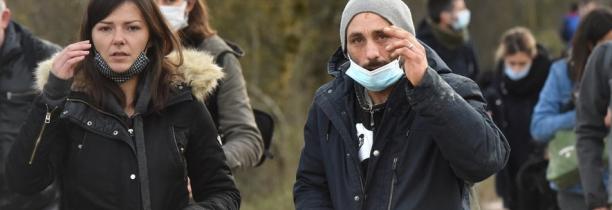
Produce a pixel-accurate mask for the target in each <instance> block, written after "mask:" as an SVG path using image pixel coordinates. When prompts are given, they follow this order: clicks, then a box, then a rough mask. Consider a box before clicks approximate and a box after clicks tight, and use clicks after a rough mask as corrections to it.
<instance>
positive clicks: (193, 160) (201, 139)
mask: <svg viewBox="0 0 612 210" xmlns="http://www.w3.org/2000/svg"><path fill="white" fill-rule="evenodd" d="M193 104H194V106H197V108H196V109H195V110H198V111H197V112H198V113H194V116H198V117H197V118H196V119H197V120H196V121H195V122H194V123H193V125H192V128H191V129H190V131H191V132H190V134H189V142H188V145H187V151H186V158H187V171H188V175H189V178H190V179H191V189H192V193H193V198H194V200H195V202H197V205H198V206H199V207H201V208H199V209H202V208H203V209H215V210H226V209H228V210H237V209H239V208H240V192H238V189H237V188H236V185H235V183H234V178H233V176H232V174H231V171H230V169H229V167H228V166H227V164H226V162H225V155H224V154H223V149H221V144H220V143H219V141H218V140H217V130H216V128H215V125H214V123H213V121H212V118H211V116H210V113H208V110H207V109H206V108H205V107H204V105H203V104H200V103H193ZM191 209H198V208H194V207H191Z"/></svg>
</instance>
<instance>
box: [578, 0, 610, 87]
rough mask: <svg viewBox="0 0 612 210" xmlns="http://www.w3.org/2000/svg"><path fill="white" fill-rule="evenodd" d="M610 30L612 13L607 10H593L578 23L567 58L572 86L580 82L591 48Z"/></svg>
mask: <svg viewBox="0 0 612 210" xmlns="http://www.w3.org/2000/svg"><path fill="white" fill-rule="evenodd" d="M610 30H612V11H611V10H610V9H609V8H598V9H595V10H593V11H591V12H589V13H588V14H587V15H586V16H584V17H583V19H582V20H581V21H580V25H579V26H578V29H577V30H576V33H575V34H574V38H573V39H572V49H571V53H570V57H569V65H570V68H569V71H570V72H569V73H570V78H571V80H572V81H573V82H574V84H576V83H578V82H580V79H581V78H582V74H583V72H584V68H585V65H586V62H587V60H588V58H589V55H591V52H592V51H593V48H594V47H595V45H596V44H597V42H598V41H599V40H601V39H602V38H603V37H604V36H606V34H608V32H610Z"/></svg>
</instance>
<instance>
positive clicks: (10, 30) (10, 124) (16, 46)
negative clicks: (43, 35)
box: [0, 22, 59, 210]
mask: <svg viewBox="0 0 612 210" xmlns="http://www.w3.org/2000/svg"><path fill="white" fill-rule="evenodd" d="M4 32H5V37H4V44H3V45H2V48H1V49H0V209H11V210H18V209H41V208H42V207H44V206H48V205H49V204H50V203H52V202H53V201H54V200H56V199H57V198H56V195H55V194H56V193H55V190H53V189H51V188H50V189H47V190H46V191H44V192H42V193H40V194H37V195H32V196H20V195H18V194H16V193H11V192H10V191H9V189H8V186H7V184H6V182H5V173H4V165H5V160H6V158H7V156H8V152H9V150H10V148H11V145H13V142H14V141H15V138H16V136H17V134H18V132H19V127H20V126H21V124H22V123H23V122H24V121H25V120H26V116H27V115H26V114H27V113H28V110H30V108H31V105H30V104H31V103H32V101H33V100H34V97H35V96H36V92H35V90H34V89H33V86H34V70H35V69H36V65H37V63H38V62H40V61H42V60H44V59H47V58H49V57H50V56H51V55H52V54H53V53H54V52H56V51H58V50H59V47H58V46H56V45H54V44H51V43H49V42H47V41H44V40H41V39H39V38H37V37H35V36H34V35H32V34H31V33H30V32H29V31H27V30H26V29H25V28H23V27H21V26H20V25H19V24H17V23H15V22H10V23H9V25H8V27H7V28H6V29H5V31H4Z"/></svg>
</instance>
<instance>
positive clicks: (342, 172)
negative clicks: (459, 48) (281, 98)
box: [293, 47, 510, 210]
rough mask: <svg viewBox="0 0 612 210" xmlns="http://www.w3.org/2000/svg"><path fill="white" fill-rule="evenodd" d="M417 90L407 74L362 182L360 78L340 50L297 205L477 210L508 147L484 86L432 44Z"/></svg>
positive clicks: (308, 134) (301, 170) (307, 133)
mask: <svg viewBox="0 0 612 210" xmlns="http://www.w3.org/2000/svg"><path fill="white" fill-rule="evenodd" d="M426 49H427V57H428V63H429V66H430V68H428V69H427V72H426V73H425V75H424V77H423V80H422V82H421V84H420V85H418V86H417V87H416V88H414V87H412V85H411V84H409V81H408V80H407V79H401V80H400V81H399V82H398V83H397V84H396V87H395V89H394V90H393V92H392V93H391V95H390V96H389V99H388V100H387V103H386V108H385V112H384V114H383V118H382V123H381V124H380V126H379V127H378V129H379V130H378V131H377V132H376V134H375V136H374V144H373V147H372V150H371V151H372V155H371V158H370V159H369V161H370V162H369V163H368V165H369V166H368V171H367V172H363V173H367V176H365V177H367V179H366V180H363V178H362V177H363V176H362V175H361V174H362V172H361V169H360V160H359V157H358V149H357V148H358V140H357V135H356V128H355V116H354V114H353V113H355V112H354V110H353V109H354V108H353V107H354V106H353V103H354V100H355V92H354V82H353V80H352V79H350V78H349V77H348V76H346V75H345V74H344V71H345V70H346V69H347V67H348V65H349V64H348V62H347V59H346V58H345V56H344V55H343V53H342V52H341V51H338V52H336V54H335V55H334V57H332V60H331V62H330V63H329V65H328V71H329V73H330V74H331V75H332V76H333V77H335V79H334V80H333V81H331V82H329V83H327V84H325V85H323V86H322V87H321V88H320V89H319V90H318V91H317V92H316V95H315V98H314V103H313V104H312V106H311V108H310V111H309V113H308V120H307V122H306V126H305V128H304V139H305V140H304V141H305V145H304V148H303V150H302V154H301V159H300V162H299V166H298V170H297V177H296V182H295V185H294V191H293V192H294V201H295V206H296V209H298V210H303V209H309V210H310V209H337V210H343V209H347V210H355V209H368V210H369V209H402V210H421V209H445V210H454V209H456V210H459V209H469V208H470V207H469V195H470V194H469V187H470V186H471V184H472V183H475V182H478V181H482V180H484V179H485V178H487V177H489V176H491V175H492V174H494V173H495V172H497V171H499V170H500V169H501V168H503V167H504V165H505V163H506V161H507V159H508V154H509V152H510V148H509V146H508V143H507V141H506V139H505V137H504V136H503V135H502V133H501V132H500V131H499V129H498V128H497V127H496V126H495V124H494V123H493V122H492V121H491V119H490V118H489V117H488V115H487V114H486V113H485V105H486V104H485V101H484V99H483V97H482V95H481V93H480V89H479V87H478V86H477V85H476V84H475V83H474V82H473V81H471V80H470V79H467V78H465V77H462V76H459V75H456V74H452V73H451V72H450V70H449V69H448V67H447V66H446V64H445V63H444V62H443V61H442V60H441V59H440V58H439V56H438V55H436V53H435V52H433V50H431V49H430V48H429V47H426Z"/></svg>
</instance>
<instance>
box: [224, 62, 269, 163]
mask: <svg viewBox="0 0 612 210" xmlns="http://www.w3.org/2000/svg"><path fill="white" fill-rule="evenodd" d="M223 64H224V65H223V66H224V69H223V71H224V72H225V77H224V78H223V82H221V83H220V85H219V91H218V92H217V94H219V95H218V96H217V103H218V104H217V107H218V108H217V109H218V112H219V113H218V115H217V116H218V119H219V128H220V130H221V132H222V134H223V140H224V145H223V151H224V152H225V156H226V157H227V164H228V165H229V166H230V168H232V169H233V168H240V167H254V166H256V165H257V163H259V160H260V159H261V156H262V155H263V150H264V145H263V140H262V138H261V134H260V133H259V129H258V128H257V124H256V123H255V116H254V114H253V109H252V108H251V104H250V101H249V96H248V95H247V89H246V84H245V81H244V77H243V75H242V70H241V67H240V62H239V61H238V59H237V58H236V57H235V56H234V55H232V54H227V55H226V56H225V57H224V58H223Z"/></svg>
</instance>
